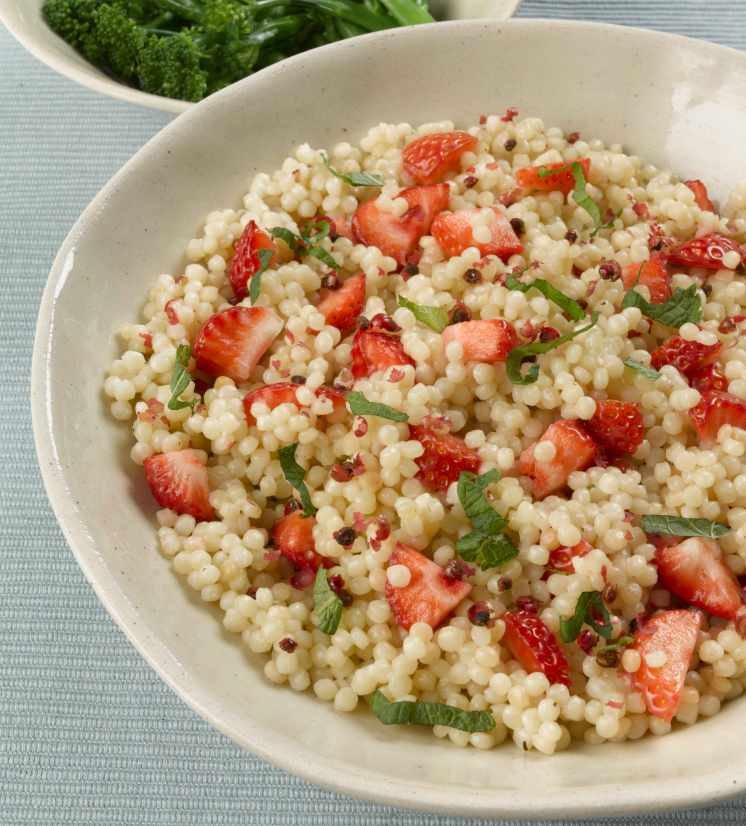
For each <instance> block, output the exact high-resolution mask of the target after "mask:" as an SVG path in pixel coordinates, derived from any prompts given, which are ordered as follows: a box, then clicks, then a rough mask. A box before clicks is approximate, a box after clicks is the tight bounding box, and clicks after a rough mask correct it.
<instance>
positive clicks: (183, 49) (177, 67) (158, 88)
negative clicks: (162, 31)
mask: <svg viewBox="0 0 746 826" xmlns="http://www.w3.org/2000/svg"><path fill="white" fill-rule="evenodd" d="M201 60H202V53H201V52H200V50H199V47H198V46H197V43H196V41H195V39H194V36H193V35H192V34H190V32H189V30H187V31H184V32H179V33H178V34H174V35H168V36H164V37H158V36H156V35H148V37H147V38H146V40H145V44H144V45H143V47H142V49H141V50H140V55H139V61H138V69H137V77H138V80H139V81H140V88H141V89H142V90H143V91H144V92H150V93H151V94H153V95H162V96H163V97H168V98H179V99H181V100H191V101H197V100H202V98H203V97H204V96H205V95H206V94H207V74H206V73H205V72H204V71H203V70H202V67H201Z"/></svg>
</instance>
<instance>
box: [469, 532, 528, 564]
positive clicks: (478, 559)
mask: <svg viewBox="0 0 746 826" xmlns="http://www.w3.org/2000/svg"><path fill="white" fill-rule="evenodd" d="M456 550H457V551H458V554H459V556H460V557H461V558H462V559H465V560H466V561H467V562H473V563H474V564H475V565H478V566H479V567H480V568H481V569H482V570H483V571H487V570H489V569H490V568H499V567H500V566H502V565H504V564H505V563H506V562H510V560H511V559H515V557H517V556H518V548H516V546H515V545H514V544H513V542H512V541H511V540H510V539H509V538H508V537H507V536H506V535H505V534H504V533H499V534H497V536H488V535H487V534H483V533H479V532H478V531H472V532H471V533H467V534H466V536H462V537H461V539H459V540H458V542H456Z"/></svg>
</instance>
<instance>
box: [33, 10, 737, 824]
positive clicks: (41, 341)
mask: <svg viewBox="0 0 746 826" xmlns="http://www.w3.org/2000/svg"><path fill="white" fill-rule="evenodd" d="M436 26H437V27H439V28H442V27H443V26H450V27H453V28H454V29H456V28H458V29H459V30H460V33H462V34H463V33H465V34H467V35H468V34H469V32H470V31H472V32H477V31H482V30H484V29H485V28H488V29H493V30H495V31H496V32H499V31H500V30H501V29H503V28H507V27H510V28H511V29H515V30H518V31H520V30H525V31H529V30H532V31H540V30H542V29H544V30H546V29H548V28H559V29H562V30H565V31H567V32H572V31H578V30H580V31H584V32H586V33H588V34H590V33H593V32H595V33H605V34H608V35H615V36H617V37H619V36H621V37H625V38H629V39H630V40H631V41H632V40H635V39H637V38H643V39H646V40H648V41H650V42H652V43H657V44H659V45H660V47H661V48H665V47H666V46H667V45H669V44H671V43H678V44H680V45H685V46H687V47H688V48H693V49H695V50H700V51H701V52H706V53H711V54H715V53H717V54H718V55H721V54H722V53H723V52H725V53H726V54H727V55H728V56H729V59H730V60H731V61H733V60H736V61H739V62H740V63H741V65H742V68H743V71H744V73H745V74H746V54H744V53H742V52H739V51H738V50H736V49H732V48H729V47H725V46H720V45H717V44H714V43H710V42H708V41H700V40H695V39H693V38H688V37H684V36H682V35H674V34H669V33H664V32H657V31H652V30H645V29H638V28H633V27H627V26H619V25H614V24H601V23H595V22H589V21H569V20H562V21H558V20H552V19H520V20H507V21H489V20H471V21H464V20H456V21H446V22H439V23H435V24H428V25H424V26H418V27H416V29H417V36H418V37H421V36H422V34H425V36H427V31H428V30H432V29H434V28H435V27H436ZM414 30H415V27H408V28H400V29H392V30H388V31H384V32H374V33H371V34H368V35H364V36H363V37H362V38H355V40H356V41H359V40H361V39H366V40H370V41H373V40H377V39H382V38H387V37H392V36H393V37H407V36H411V35H412V32H413V31H414ZM344 48H349V43H348V42H346V41H340V42H338V43H333V44H330V45H328V46H324V47H321V48H320V49H315V50H313V51H314V52H321V51H324V50H335V49H336V50H342V49H344ZM308 55H309V52H304V53H302V54H299V55H296V56H294V57H291V58H288V59H287V60H284V61H282V63H281V64H280V65H281V66H282V71H287V70H288V67H289V66H292V64H294V63H300V62H302V61H305V60H308ZM275 71H278V69H277V65H275V66H270V67H268V68H266V69H264V70H262V72H260V73H257V74H256V75H252V76H249V77H247V78H245V79H244V80H242V81H240V82H239V83H237V84H234V85H233V86H231V87H228V88H227V89H224V90H221V91H220V92H218V93H216V94H215V95H212V96H210V97H209V98H206V99H205V100H204V101H202V102H200V103H199V104H197V105H196V106H194V107H192V108H190V110H189V111H188V112H186V113H185V114H184V115H183V116H182V117H179V118H176V119H174V120H173V121H171V122H170V123H169V124H168V125H166V126H165V127H164V128H163V129H162V130H161V131H160V132H158V133H157V134H156V135H155V136H153V137H152V138H151V139H150V140H148V142H147V143H146V144H145V145H144V146H143V147H141V148H140V149H139V150H138V151H137V152H136V153H135V155H133V157H132V158H130V160H128V161H127V162H126V163H125V164H124V166H123V167H122V168H121V169H120V170H119V171H118V172H117V173H116V174H115V175H114V176H113V177H112V178H111V179H110V180H109V181H108V183H106V184H105V185H104V187H103V188H102V189H101V190H100V191H99V193H98V194H97V195H96V196H95V197H94V198H93V200H92V201H91V202H90V204H89V205H88V206H87V207H86V208H85V210H84V211H83V213H82V214H81V215H80V217H79V218H78V220H77V221H76V223H75V224H74V226H73V228H72V229H71V230H70V232H69V234H68V235H67V237H66V238H65V240H64V241H63V243H62V245H61V247H60V249H59V252H58V253H57V255H56V257H55V259H54V262H53V264H52V267H51V270H50V273H49V277H48V281H47V284H46V287H45V289H44V292H43V295H42V298H41V303H40V307H39V315H38V319H37V324H36V331H35V339H34V347H33V357H32V369H31V393H30V396H31V412H32V422H33V432H34V441H35V445H36V452H37V459H38V462H39V466H40V470H41V476H42V479H43V481H44V486H45V489H46V492H47V496H48V498H49V501H50V504H51V506H52V509H53V512H54V514H55V517H56V519H57V521H58V523H59V524H60V526H61V528H62V531H63V534H64V536H65V539H66V540H67V543H68V545H69V546H70V548H71V550H72V552H73V554H74V556H75V558H76V560H77V562H78V564H79V565H80V567H81V569H82V571H83V573H84V574H85V577H86V579H87V580H88V581H89V583H90V584H91V586H92V588H93V590H94V591H95V593H96V595H97V596H98V598H99V600H100V601H101V603H102V604H103V605H104V607H105V608H106V610H107V612H108V613H109V615H110V616H111V618H112V619H113V620H114V622H115V623H116V624H117V625H118V626H119V627H120V628H121V629H122V631H123V632H124V634H125V636H126V637H127V639H128V640H129V641H130V643H131V644H132V645H133V646H134V647H135V649H136V650H137V651H138V652H139V653H140V654H141V655H142V656H143V658H144V659H145V660H146V662H147V663H148V664H149V665H150V666H151V667H152V668H153V669H154V670H155V671H156V673H157V674H158V675H159V677H160V678H161V679H162V680H163V681H164V682H165V683H166V684H167V685H168V686H169V687H170V688H171V689H172V690H173V691H174V692H175V693H176V694H177V695H178V696H179V697H180V698H181V699H182V700H183V701H184V702H185V703H186V704H187V705H188V706H189V707H190V708H191V709H192V710H193V711H195V712H196V713H197V714H199V715H200V716H201V717H202V718H204V719H205V720H207V721H208V722H209V723H210V724H211V725H212V726H214V727H215V728H216V729H218V730H219V731H220V732H222V733H223V734H225V735H226V736H227V737H229V738H230V739H231V740H233V741H234V742H236V743H238V744H239V745H240V746H241V747H243V748H245V749H248V750H249V751H251V752H253V753H254V754H256V755H258V756H259V757H261V758H262V759H264V760H267V761H268V762H269V763H271V764H273V765H275V766H277V767H279V768H281V769H284V770H286V771H288V772H291V773H292V774H295V775H297V776H299V777H301V778H302V779H304V780H306V781H309V782H311V783H314V784H316V785H318V786H321V787H322V788H325V789H327V790H330V791H333V792H337V793H340V794H345V795H348V796H351V797H353V798H356V799H360V800H368V801H372V802H375V803H379V804H383V805H389V806H401V807H405V808H410V809H417V810H421V811H429V812H437V813H440V814H451V815H462V816H470V817H492V818H494V817H498V816H499V817H508V818H519V819H539V818H544V819H556V818H560V817H562V818H573V817H583V818H585V817H593V816H597V817H601V816H608V815H609V814H612V813H613V814H614V815H623V814H634V813H640V812H648V811H655V810H661V809H671V808H676V807H682V808H683V807H687V808H689V807H693V806H704V805H707V804H712V803H713V802H715V801H718V800H723V799H726V798H730V797H733V796H735V795H737V794H740V793H744V792H746V771H742V772H740V773H739V772H737V767H734V766H732V765H731V766H729V767H727V768H722V769H719V770H718V771H715V772H713V773H708V774H706V775H704V776H700V777H698V778H697V782H696V783H692V780H691V778H690V777H688V776H685V777H681V778H677V779H676V780H674V781H668V782H666V783H665V784H661V783H660V782H659V781H656V779H655V778H645V779H643V780H641V782H640V783H639V784H636V785H635V786H634V787H633V789H632V790H631V789H630V786H629V784H621V783H619V784H604V785H599V786H594V787H585V788H583V787H576V788H565V789H563V790H562V791H561V793H558V792H557V791H556V790H555V791H554V792H552V794H551V795H550V794H548V793H543V792H541V791H540V790H536V792H535V793H534V794H532V795H531V797H530V798H528V797H527V796H525V795H521V794H516V793H515V791H511V790H496V789H486V790H482V789H471V788H468V789H467V788H455V789H453V788H448V787H442V786H438V785H436V784H433V783H424V782H420V783H412V782H404V781H398V780H391V779H390V778H387V781H386V783H383V782H381V779H380V777H379V776H378V775H376V774H372V775H369V774H366V773H364V772H363V771H362V770H360V769H356V768H352V767H350V766H349V765H347V764H345V763H343V762H341V761H339V760H336V759H333V758H326V757H322V756H319V755H318V754H316V753H315V752H313V751H312V750H311V749H310V748H308V747H305V746H302V745H299V744H298V743H296V742H293V741H291V740H290V739H288V738H284V737H282V736H281V735H277V734H275V733H273V732H272V731H271V730H269V729H267V728H266V727H264V726H262V725H258V724H256V723H253V722H252V721H251V720H249V721H248V724H247V728H248V731H247V732H246V733H238V732H236V731H235V730H232V729H231V728H230V725H229V723H228V721H227V719H225V716H224V715H221V708H220V703H219V701H216V700H215V698H214V695H212V694H211V692H209V691H208V690H205V689H201V688H199V687H197V688H195V687H194V686H189V685H188V679H187V678H186V677H185V675H184V673H183V671H181V670H180V669H179V668H178V663H176V662H175V661H174V659H173V657H171V656H170V654H169V649H168V648H167V646H166V645H165V644H164V643H163V642H162V641H160V640H159V639H158V637H157V636H156V635H155V634H152V633H150V632H149V631H148V630H147V629H145V630H143V629H142V628H140V627H138V621H137V612H136V611H135V609H134V607H133V606H132V604H131V603H130V602H129V601H128V600H127V599H126V597H125V595H124V594H123V592H122V591H120V589H119V587H118V586H117V584H116V582H115V581H114V579H113V576H112V575H111V574H110V573H109V571H108V569H107V567H106V565H105V564H104V563H103V561H102V559H101V557H100V556H99V555H98V554H97V552H96V549H95V547H94V545H93V543H92V541H91V539H90V537H89V536H88V534H87V531H86V526H85V523H84V521H83V519H82V518H81V517H80V515H79V513H78V511H77V508H76V507H75V503H74V502H73V500H72V498H71V497H70V496H69V495H68V491H67V487H66V483H65V473H64V471H63V470H62V468H61V466H60V462H59V461H58V458H57V450H56V444H55V439H54V435H53V431H52V420H51V410H50V408H49V406H48V404H47V399H48V388H49V386H50V383H51V375H50V372H49V369H48V368H49V364H50V347H51V343H52V333H53V325H54V315H55V297H56V295H57V294H58V293H59V292H60V291H61V289H62V288H63V286H64V283H65V281H66V279H67V277H68V275H69V274H70V272H71V271H72V268H73V260H74V256H75V247H76V244H77V242H78V240H79V239H80V238H81V237H82V236H83V235H84V234H85V231H86V226H87V225H88V224H89V222H91V221H92V220H95V217H96V215H97V214H98V213H99V212H100V211H101V210H102V208H104V207H105V204H106V202H107V200H108V199H109V197H110V196H111V195H112V194H113V193H114V192H115V191H116V189H117V188H118V185H119V182H120V181H121V180H123V179H124V178H125V177H126V176H128V175H130V174H132V173H133V172H136V171H137V169H138V167H139V166H140V165H141V164H144V163H147V162H148V161H149V160H150V158H151V157H152V156H153V155H156V154H158V152H159V151H160V146H161V144H163V143H165V142H167V141H169V140H174V139H176V140H178V139H180V138H181V137H182V136H183V135H185V134H187V133H188V132H189V129H190V125H191V123H192V120H193V119H196V118H202V117H203V116H204V114H203V113H205V114H206V113H208V112H210V111H211V110H212V109H214V108H217V107H219V106H221V105H222V103H223V101H224V100H226V99H227V98H230V97H232V96H234V95H237V94H246V92H248V91H249V88H248V87H250V86H251V84H252V82H253V78H255V77H257V76H259V75H262V76H264V77H265V78H266V77H267V74H269V75H271V74H272V73H273V72H275ZM265 73H267V74H265ZM542 759H543V758H542ZM744 768H746V763H744ZM734 769H735V770H734ZM589 793H590V796H591V800H590V801H588V800H587V799H585V798H586V797H588V795H589Z"/></svg>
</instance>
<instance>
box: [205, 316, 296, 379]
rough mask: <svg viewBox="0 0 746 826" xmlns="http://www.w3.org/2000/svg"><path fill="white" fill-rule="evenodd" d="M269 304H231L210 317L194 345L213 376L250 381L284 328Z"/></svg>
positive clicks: (208, 371)
mask: <svg viewBox="0 0 746 826" xmlns="http://www.w3.org/2000/svg"><path fill="white" fill-rule="evenodd" d="M282 327H283V324H282V321H281V320H280V319H279V318H278V316H276V315H275V314H274V312H272V310H269V309H267V307H231V308H230V309H229V310H223V311H222V312H220V313H215V315H213V316H211V317H210V318H208V319H207V321H206V322H205V323H204V325H203V326H202V329H201V330H200V331H199V333H198V334H197V338H196V339H195V342H194V347H193V348H192V353H193V354H194V358H195V360H196V362H197V367H198V368H199V369H200V370H204V371H205V373H209V374H210V375H211V376H228V377H229V378H231V379H233V380H234V381H235V382H238V383H241V382H242V381H246V380H247V379H248V378H249V376H250V375H251V371H252V370H253V369H254V367H256V365H257V364H258V363H259V359H261V357H262V356H263V355H264V354H265V353H266V352H267V350H268V349H269V347H270V345H271V344H272V342H273V341H274V340H275V338H276V337H277V335H278V334H279V333H280V331H281V330H282Z"/></svg>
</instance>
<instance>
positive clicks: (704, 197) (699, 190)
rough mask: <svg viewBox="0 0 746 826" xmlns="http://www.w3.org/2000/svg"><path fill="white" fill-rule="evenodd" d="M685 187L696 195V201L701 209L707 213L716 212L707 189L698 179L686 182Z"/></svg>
mask: <svg viewBox="0 0 746 826" xmlns="http://www.w3.org/2000/svg"><path fill="white" fill-rule="evenodd" d="M684 185H685V186H688V187H689V189H691V191H692V192H693V193H694V201H695V202H696V204H697V206H698V207H699V208H700V209H703V210H704V211H705V212H715V207H714V206H713V205H712V201H711V200H710V196H709V195H708V194H707V187H706V186H705V185H704V184H703V183H702V181H699V180H697V179H694V180H692V181H684Z"/></svg>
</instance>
